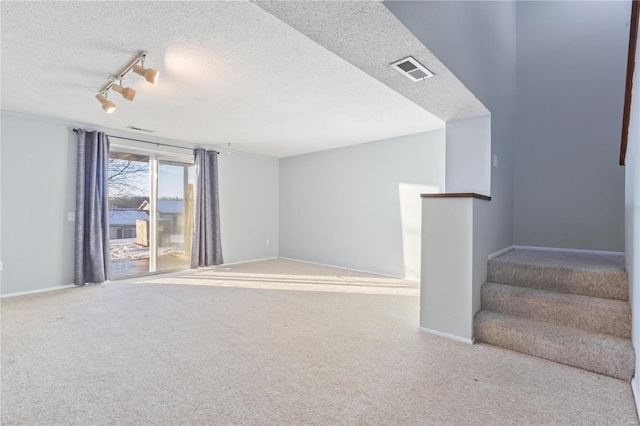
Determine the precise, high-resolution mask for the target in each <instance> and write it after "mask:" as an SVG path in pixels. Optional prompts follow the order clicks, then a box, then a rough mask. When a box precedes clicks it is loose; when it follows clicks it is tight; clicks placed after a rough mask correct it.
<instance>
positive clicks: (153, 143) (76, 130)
mask: <svg viewBox="0 0 640 426" xmlns="http://www.w3.org/2000/svg"><path fill="white" fill-rule="evenodd" d="M78 130H80V129H73V133H78ZM107 136H109V137H110V138H118V139H125V140H128V141H135V142H142V143H149V144H152V145H158V146H170V147H172V148H180V149H188V150H189V151H193V148H186V147H184V146H178V145H169V144H168V143H160V142H149V141H143V140H141V139H132V138H125V137H122V136H116V135H107ZM216 154H220V152H218V151H216Z"/></svg>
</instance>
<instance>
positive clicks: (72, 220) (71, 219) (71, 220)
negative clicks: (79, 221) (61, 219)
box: [67, 213, 76, 222]
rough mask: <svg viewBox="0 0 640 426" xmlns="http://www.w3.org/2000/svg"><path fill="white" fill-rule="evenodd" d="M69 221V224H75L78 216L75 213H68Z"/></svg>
mask: <svg viewBox="0 0 640 426" xmlns="http://www.w3.org/2000/svg"><path fill="white" fill-rule="evenodd" d="M67 220H68V221H69V222H75V220H76V214H75V213H67Z"/></svg>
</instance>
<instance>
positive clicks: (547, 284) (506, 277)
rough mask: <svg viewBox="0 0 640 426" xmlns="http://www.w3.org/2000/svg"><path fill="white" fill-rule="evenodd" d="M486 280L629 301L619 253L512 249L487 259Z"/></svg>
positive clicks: (622, 257) (625, 276) (622, 263)
mask: <svg viewBox="0 0 640 426" xmlns="http://www.w3.org/2000/svg"><path fill="white" fill-rule="evenodd" d="M487 275H488V277H487V281H489V282H495V283H500V284H509V285H514V286H519V287H530V288H536V289H540V290H549V291H558V292H562V293H572V294H581V295H583V296H591V297H601V298H605V299H617V300H625V301H627V300H628V299H629V286H628V281H627V272H626V271H625V269H624V255H623V254H619V255H618V254H605V255H603V254H592V253H574V252H558V251H545V250H530V249H515V250H511V251H510V252H507V253H505V254H503V255H502V256H498V257H496V258H494V259H491V260H490V261H489V264H488V270H487Z"/></svg>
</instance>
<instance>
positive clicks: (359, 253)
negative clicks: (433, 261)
mask: <svg viewBox="0 0 640 426" xmlns="http://www.w3.org/2000/svg"><path fill="white" fill-rule="evenodd" d="M444 160H445V131H444V129H443V130H437V131H433V132H428V133H420V134H416V135H409V136H403V137H398V138H393V139H387V140H383V141H377V142H371V143H365V144H360V145H354V146H349V147H345V148H339V149H333V150H329V151H322V152H317V153H312V154H306V155H300V156H295V157H289V158H284V159H281V160H280V255H281V256H283V257H288V258H294V259H300V260H306V261H311V262H317V263H324V264H328V265H336V266H342V267H348V268H352V269H360V270H365V271H371V272H377V273H381V274H386V275H393V276H400V277H408V278H411V279H418V277H419V270H420V233H421V221H420V217H421V216H420V215H421V212H420V194H421V193H425V192H441V191H442V189H443V187H444V179H445V168H444Z"/></svg>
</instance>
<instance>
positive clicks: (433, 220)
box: [420, 198, 474, 343]
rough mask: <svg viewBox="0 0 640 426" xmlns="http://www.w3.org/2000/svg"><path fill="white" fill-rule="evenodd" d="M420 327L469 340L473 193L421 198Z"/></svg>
mask: <svg viewBox="0 0 640 426" xmlns="http://www.w3.org/2000/svg"><path fill="white" fill-rule="evenodd" d="M422 206H423V210H422V229H423V233H422V235H423V238H422V252H423V256H422V268H423V273H422V276H421V279H420V327H422V328H423V329H425V330H426V331H428V332H431V333H437V334H443V335H446V336H448V337H453V338H456V339H459V340H462V341H465V342H467V343H471V341H472V339H473V322H472V318H473V315H472V313H471V309H472V302H473V300H472V299H473V297H472V291H471V286H472V281H473V276H472V272H473V267H472V265H473V229H474V223H473V222H474V220H473V207H474V199H473V198H425V199H423V201H422Z"/></svg>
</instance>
